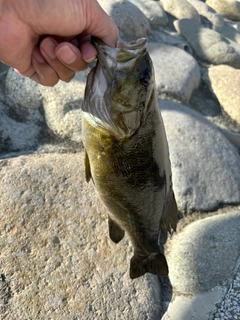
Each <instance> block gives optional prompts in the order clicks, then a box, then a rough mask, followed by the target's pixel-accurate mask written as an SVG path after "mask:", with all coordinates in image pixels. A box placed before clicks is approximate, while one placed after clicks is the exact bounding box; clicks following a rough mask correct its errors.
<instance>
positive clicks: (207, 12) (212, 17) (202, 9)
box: [187, 0, 224, 25]
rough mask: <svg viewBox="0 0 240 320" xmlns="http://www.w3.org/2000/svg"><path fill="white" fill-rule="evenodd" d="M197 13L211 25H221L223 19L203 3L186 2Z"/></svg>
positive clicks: (194, 0) (195, 0) (197, 1)
mask: <svg viewBox="0 0 240 320" xmlns="http://www.w3.org/2000/svg"><path fill="white" fill-rule="evenodd" d="M187 1H188V2H189V3H190V4H191V5H192V6H193V7H194V8H195V9H196V10H197V12H198V13H199V15H201V16H203V17H205V18H207V19H208V20H209V21H211V22H212V23H213V25H223V24H224V19H223V17H222V16H221V15H220V14H218V13H216V11H215V10H213V9H212V8H211V7H209V6H208V5H207V4H206V3H205V2H202V1H199V0H187Z"/></svg>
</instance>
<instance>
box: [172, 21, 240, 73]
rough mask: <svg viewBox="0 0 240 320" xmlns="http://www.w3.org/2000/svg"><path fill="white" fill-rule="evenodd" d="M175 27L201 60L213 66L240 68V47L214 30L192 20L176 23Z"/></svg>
mask: <svg viewBox="0 0 240 320" xmlns="http://www.w3.org/2000/svg"><path fill="white" fill-rule="evenodd" d="M174 26H175V28H176V30H177V32H178V33H179V34H181V35H182V36H183V37H184V38H186V40H187V41H188V42H189V44H190V45H191V46H192V47H193V49H194V51H195V53H196V54H197V55H198V57H199V58H201V59H203V60H205V61H207V62H210V63H213V64H228V65H230V66H232V67H234V68H240V46H239V45H238V44H236V43H235V42H233V41H231V40H230V39H227V38H225V37H223V36H222V35H221V34H219V33H218V32H216V31H214V30H210V29H208V28H204V27H202V26H200V25H199V24H197V23H195V22H194V21H192V20H190V19H182V20H179V21H174Z"/></svg>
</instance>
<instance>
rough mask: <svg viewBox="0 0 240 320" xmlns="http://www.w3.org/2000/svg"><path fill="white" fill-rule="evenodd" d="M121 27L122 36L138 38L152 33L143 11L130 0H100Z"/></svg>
mask: <svg viewBox="0 0 240 320" xmlns="http://www.w3.org/2000/svg"><path fill="white" fill-rule="evenodd" d="M98 2H99V4H100V5H101V6H102V8H103V9H104V10H105V11H106V12H107V13H108V14H109V15H110V16H111V17H112V19H113V21H114V22H115V23H116V25H117V26H118V28H119V32H120V37H121V38H122V39H127V40H136V39H138V38H142V37H146V36H147V35H148V34H150V30H151V26H150V22H149V20H148V18H147V17H146V16H145V15H144V14H143V12H142V11H141V10H140V9H139V8H138V7H137V6H136V5H134V4H132V3H131V2H130V1H128V0H118V1H114V0H99V1H98Z"/></svg>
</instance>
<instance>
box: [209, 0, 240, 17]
mask: <svg viewBox="0 0 240 320" xmlns="http://www.w3.org/2000/svg"><path fill="white" fill-rule="evenodd" d="M206 3H207V4H208V5H209V6H210V7H212V8H213V9H214V10H216V11H217V12H218V13H220V14H221V15H222V16H223V17H225V18H227V19H230V20H236V21H239V20H240V3H239V1H238V0H221V1H219V0H207V1H206Z"/></svg>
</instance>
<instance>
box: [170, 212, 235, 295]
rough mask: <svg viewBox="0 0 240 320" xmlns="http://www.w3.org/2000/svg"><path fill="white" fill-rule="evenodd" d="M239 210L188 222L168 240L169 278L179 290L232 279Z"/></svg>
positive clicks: (201, 290)
mask: <svg viewBox="0 0 240 320" xmlns="http://www.w3.org/2000/svg"><path fill="white" fill-rule="evenodd" d="M239 230H240V211H238V210H234V209H233V211H232V212H231V211H230V212H228V213H225V214H220V215H215V216H212V217H208V218H205V219H202V220H198V221H196V222H193V223H191V224H189V225H188V226H187V227H185V228H184V229H183V230H181V231H180V232H179V233H177V234H174V235H173V237H172V238H171V240H170V241H169V243H168V253H167V258H168V263H169V277H170V281H171V283H172V285H173V287H174V289H175V290H176V291H178V292H179V293H180V292H181V293H204V292H208V291H210V290H211V289H213V288H215V287H216V286H220V285H222V284H223V283H224V282H225V283H228V282H229V281H232V279H233V277H234V275H235V274H234V269H235V266H236V263H237V260H238V257H239V252H240V232H239Z"/></svg>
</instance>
